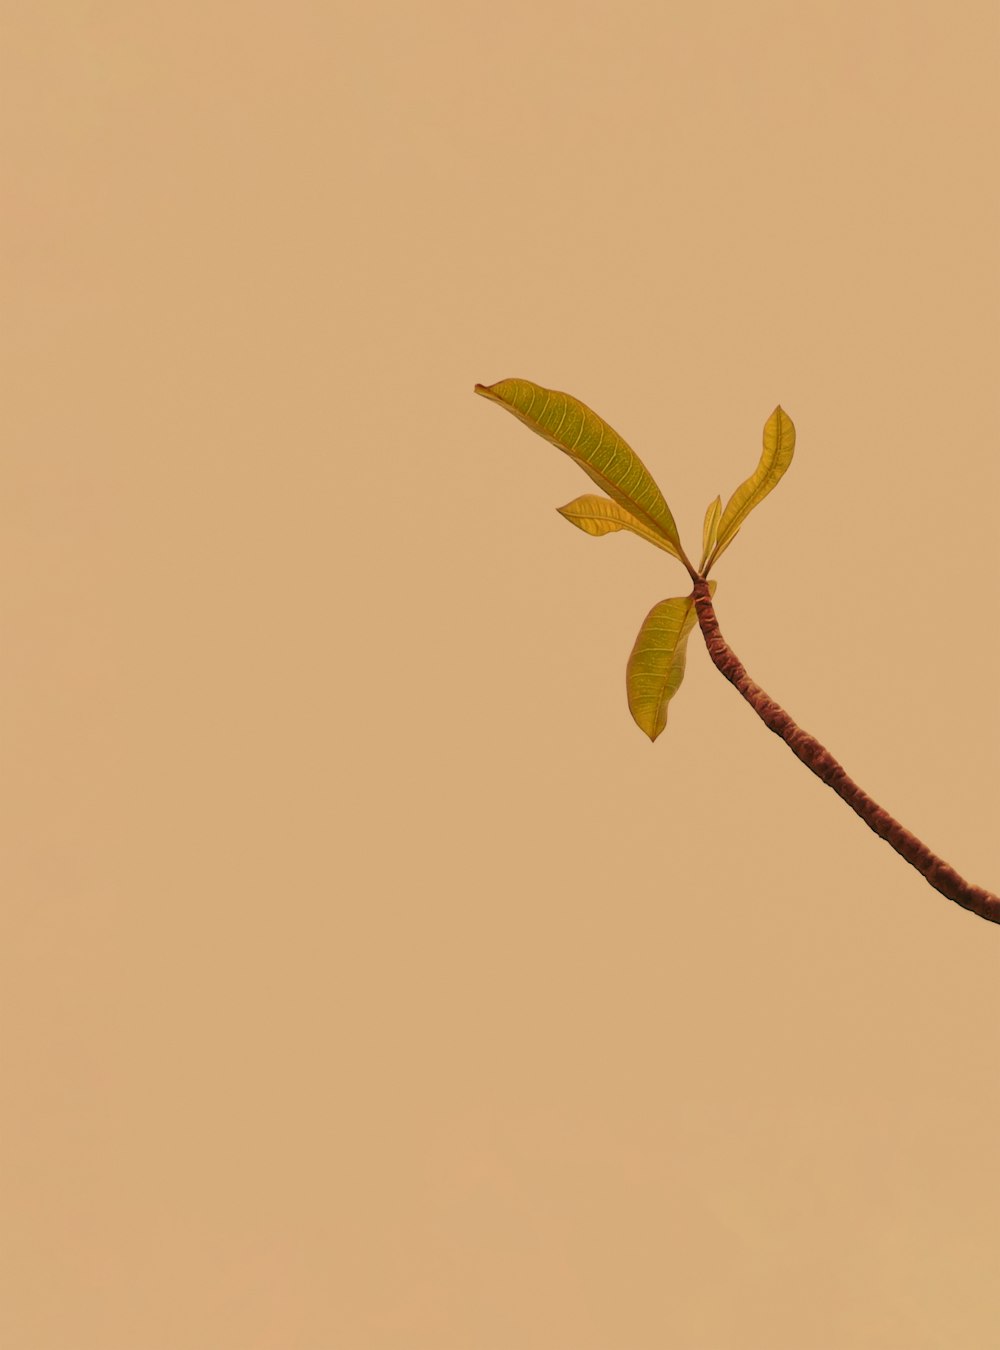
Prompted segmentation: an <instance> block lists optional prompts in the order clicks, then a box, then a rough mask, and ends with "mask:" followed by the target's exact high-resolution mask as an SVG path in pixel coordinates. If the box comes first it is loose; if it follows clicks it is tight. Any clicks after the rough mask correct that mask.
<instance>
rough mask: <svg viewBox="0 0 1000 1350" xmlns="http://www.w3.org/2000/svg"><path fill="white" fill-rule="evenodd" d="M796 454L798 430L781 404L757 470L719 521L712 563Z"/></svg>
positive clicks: (770, 420) (770, 421)
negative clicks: (796, 431) (796, 433)
mask: <svg viewBox="0 0 1000 1350" xmlns="http://www.w3.org/2000/svg"><path fill="white" fill-rule="evenodd" d="M794 451H795V427H794V426H793V425H792V419H791V418H790V417H789V416H788V414H787V413H786V412H785V410H784V409H783V408H782V407H781V406H780V405H779V406H778V407H777V408H775V410H774V412H773V413H772V414H771V416H770V417H769V418H768V419H767V422H766V423H765V425H764V449H763V452H762V453H761V457H760V463H759V464H758V465H757V468H756V469H755V470H754V472H753V473H752V474H751V476H750V477H749V478H748V479H746V481H745V482H743V483H741V484H740V485H739V487H738V488H737V489H736V491H735V492H734V493H733V495H732V496H731V497H730V498H729V501H728V502H727V503H726V509H725V511H723V513H722V519H721V520H720V521H719V536H718V542H717V544H716V546H715V553H714V556H713V557H712V560H711V561H712V562H715V560H716V558H718V557H720V556H721V554H722V552H723V551H724V550H725V549H727V548H728V547H729V545H730V544H731V543H732V542H733V540H734V539H735V537H736V531H737V530H738V529H739V528H740V526H741V525H742V524H743V522H744V520H746V518H747V516H748V515H749V514H750V512H751V511H752V510H753V509H754V507H755V506H759V505H760V503H761V502H762V501H763V500H764V498H765V497H766V496H767V494H768V493H769V492H770V491H771V489H772V488H773V487H775V486H776V484H777V483H778V480H779V479H780V478H781V476H782V474H783V473H784V472H785V470H786V469H787V468H788V466H789V464H791V462H792V455H793V453H794Z"/></svg>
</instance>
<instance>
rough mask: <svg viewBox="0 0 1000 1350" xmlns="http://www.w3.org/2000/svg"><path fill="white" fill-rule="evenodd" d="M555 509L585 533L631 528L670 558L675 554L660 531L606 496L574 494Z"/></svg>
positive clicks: (601, 532) (605, 532)
mask: <svg viewBox="0 0 1000 1350" xmlns="http://www.w3.org/2000/svg"><path fill="white" fill-rule="evenodd" d="M556 510H557V511H558V512H559V514H560V515H561V516H565V518H566V519H567V520H568V521H570V522H571V524H573V525H576V526H578V527H579V528H580V529H581V530H583V531H584V532H585V533H586V534H593V535H602V534H612V533H614V531H615V530H631V531H632V533H633V534H637V535H638V536H639V538H640V539H646V540H648V541H649V543H651V544H655V545H656V547H657V548H662V549H664V550H666V552H667V553H672V554H673V555H674V557H676V556H677V555H676V553H675V552H674V549H673V548H672V547H671V545H670V544H668V543H667V541H666V540H665V539H664V538H663V535H662V534H657V533H656V531H655V530H651V529H650V528H649V526H648V525H644V524H643V523H642V521H641V520H636V518H635V516H633V515H630V514H629V512H628V511H626V510H625V508H624V506H619V505H618V503H617V502H613V501H612V500H611V498H610V497H597V496H594V495H593V494H591V493H588V494H587V496H585V497H577V498H576V499H575V500H574V501H571V502H568V503H567V504H566V505H565V506H559V507H557V508H556Z"/></svg>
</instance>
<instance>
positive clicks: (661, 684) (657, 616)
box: [625, 581, 715, 741]
mask: <svg viewBox="0 0 1000 1350" xmlns="http://www.w3.org/2000/svg"><path fill="white" fill-rule="evenodd" d="M708 584H709V590H710V591H711V593H712V594H713V595H714V594H715V582H714V581H710V582H709V583H708ZM697 621H698V615H697V612H696V610H695V607H694V598H693V597H692V596H690V595H685V596H680V597H676V598H674V599H671V600H661V601H660V603H659V604H658V605H654V606H653V608H652V609H651V610H650V611H649V613H648V614H647V615H646V617H645V619H643V621H642V627H641V628H640V629H639V635H638V637H637V638H636V640H635V646H634V647H633V648H632V654H631V656H630V657H629V659H628V666H627V667H626V670H625V689H626V692H627V694H628V707H629V712H630V713H631V714H632V717H633V718H634V720H635V723H636V725H637V726H638V727H639V729H640V730H641V731H644V732H645V733H646V735H647V736H648V737H649V739H650V740H651V741H655V740H656V738H657V736H659V734H660V732H661V731H662V730H663V728H664V727H665V726H666V725H667V705H668V704H669V702H670V700H671V699H672V698H673V696H674V695H675V694H676V693H677V690H678V689H679V688H680V686H681V680H683V678H684V666H685V663H686V661H687V640H688V636H689V635H690V632H691V629H692V628H693V627H694V626H695V624H696V623H697Z"/></svg>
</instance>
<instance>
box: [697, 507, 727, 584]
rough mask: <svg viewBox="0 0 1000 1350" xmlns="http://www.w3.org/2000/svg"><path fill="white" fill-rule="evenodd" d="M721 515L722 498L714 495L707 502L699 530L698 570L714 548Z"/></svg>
mask: <svg viewBox="0 0 1000 1350" xmlns="http://www.w3.org/2000/svg"><path fill="white" fill-rule="evenodd" d="M721 515H722V498H721V497H716V498H715V500H714V501H711V502H709V503H708V509H707V510H706V512H705V524H704V527H703V529H702V532H701V562H700V563H699V571H700V570H701V568H703V567H704V566H705V564H706V563H707V562H708V558H709V554H710V553H711V552H712V549H713V548H715V541H716V539H718V537H719V517H720V516H721Z"/></svg>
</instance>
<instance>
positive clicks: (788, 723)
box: [694, 579, 1000, 923]
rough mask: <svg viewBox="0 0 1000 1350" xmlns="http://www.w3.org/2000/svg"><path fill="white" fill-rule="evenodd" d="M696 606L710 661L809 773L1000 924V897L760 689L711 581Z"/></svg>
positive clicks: (935, 878) (961, 899)
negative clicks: (725, 624)
mask: <svg viewBox="0 0 1000 1350" xmlns="http://www.w3.org/2000/svg"><path fill="white" fill-rule="evenodd" d="M694 602H695V608H696V609H697V611H698V622H699V624H700V625H701V631H702V633H703V634H704V637H705V645H706V647H707V648H708V654H709V656H711V658H712V660H713V661H714V662H715V664H716V665H717V666H718V668H719V670H721V671H722V673H723V675H725V677H726V679H727V680H729V682H730V683H731V684H733V685H735V686H736V688H737V689H738V690H739V692H740V693H741V694H742V695H743V697H744V698H745V699H746V701H747V702H748V703H749V704H750V706H751V708H753V710H754V712H755V713H756V714H757V716H758V717H759V718H760V719H761V721H762V722H763V723H764V724H765V726H768V727H770V729H771V730H772V731H773V732H774V734H775V735H776V736H780V737H781V739H782V740H783V741H784V742H785V744H786V745H787V746H788V748H789V749H790V750H791V751H792V753H793V754H794V755H797V756H798V757H799V759H801V761H802V763H803V764H805V765H806V767H807V768H809V769H812V771H813V773H814V774H816V776H817V777H818V778H821V779H822V780H823V782H824V783H826V785H827V787H831V788H833V790H834V792H836V794H837V796H838V797H842V798H843V799H844V801H845V802H846V803H847V805H848V806H849V807H850V808H851V810H852V811H855V812H857V814H858V815H859V816H860V817H861V819H862V820H863V821H864V822H865V824H866V825H867V826H868V827H869V829H872V830H874V831H875V833H876V834H877V835H878V836H879V838H880V839H884V840H885V842H886V843H887V844H891V845H892V847H893V848H894V849H895V850H896V852H897V853H898V854H899V855H900V857H902V858H905V859H906V861H907V862H908V863H910V865H911V866H913V867H915V868H916V869H917V871H918V872H919V873H920V875H921V876H922V877H923V878H924V879H925V880H926V881H929V882H930V884H931V885H932V886H933V887H934V889H935V890H937V891H940V892H941V894H942V895H945V896H947V897H948V899H949V900H954V901H955V903H956V904H957V905H961V906H962V907H963V909H969V910H971V911H972V913H973V914H978V915H979V917H980V918H981V919H988V920H989V922H990V923H1000V897H998V896H995V895H993V894H992V893H991V892H990V891H984V890H983V888H982V887H981V886H971V885H970V884H969V882H967V881H965V880H964V879H963V878H962V877H960V876H959V875H958V873H957V872H956V871H955V869H954V868H953V867H949V866H948V864H947V863H946V862H944V861H943V860H942V859H941V858H939V857H938V856H937V854H936V853H932V852H931V851H930V849H929V848H928V847H927V845H926V844H923V843H921V842H920V840H919V839H918V838H917V836H916V835H915V834H911V833H910V831H909V830H906V829H904V828H903V826H902V825H900V823H899V821H898V820H894V819H893V817H892V816H890V815H889V812H888V811H886V810H885V809H884V808H883V807H881V806H879V804H878V802H874V801H872V799H871V797H869V796H868V794H867V792H863V791H862V790H861V788H859V787H858V785H857V783H855V782H854V781H853V779H851V778H849V777H848V776H847V773H846V772H845V770H844V768H843V766H842V765H840V764H838V763H837V761H836V760H835V759H834V757H833V756H832V755H831V754H830V752H829V750H827V749H826V747H825V746H822V745H820V743H819V741H817V740H816V739H815V737H813V736H810V735H809V733H808V732H806V731H803V730H802V728H801V727H800V726H797V725H796V724H795V722H793V721H792V719H791V718H790V717H789V716H788V713H786V712H785V710H784V708H780V707H779V706H778V704H777V703H775V701H774V699H772V698H768V696H767V694H765V693H764V691H763V689H761V687H760V685H759V684H754V682H753V680H751V678H750V676H749V675H748V674H747V672H746V670H745V668H744V666H743V665H742V663H741V662H740V661H739V660H738V658H737V657H736V655H735V653H734V652H733V650H732V648H731V647H730V646H729V644H728V643H727V642H726V640H725V638H724V637H723V636H722V634H721V633H720V632H719V621H718V619H716V617H715V610H714V609H713V607H712V597H711V595H710V594H709V589H708V582H707V581H704V580H700V579H699V580H697V581H696V582H695V586H694Z"/></svg>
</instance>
